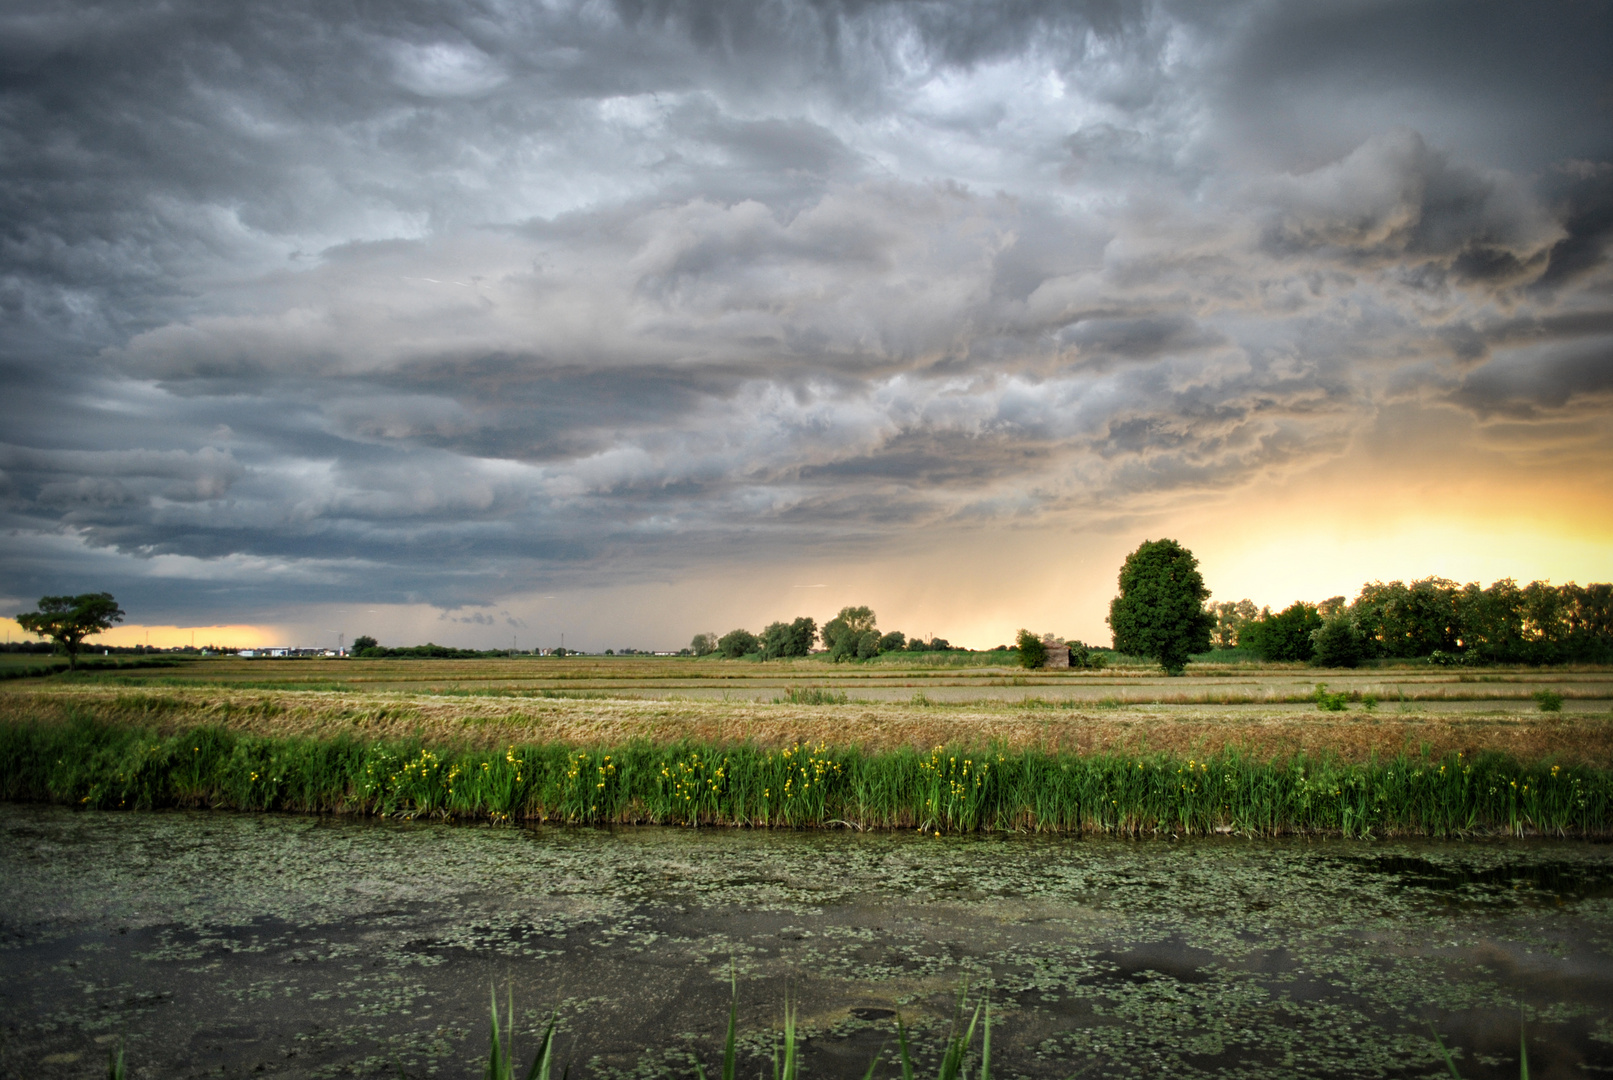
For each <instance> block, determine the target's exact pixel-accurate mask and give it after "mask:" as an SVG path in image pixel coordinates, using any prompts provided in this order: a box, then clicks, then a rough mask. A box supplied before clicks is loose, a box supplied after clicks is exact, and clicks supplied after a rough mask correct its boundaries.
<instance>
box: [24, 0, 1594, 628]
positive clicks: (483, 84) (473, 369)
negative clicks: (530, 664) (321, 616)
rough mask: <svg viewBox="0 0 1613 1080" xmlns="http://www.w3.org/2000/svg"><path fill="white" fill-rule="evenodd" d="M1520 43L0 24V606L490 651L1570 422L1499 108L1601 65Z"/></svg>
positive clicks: (1585, 17) (763, 30)
mask: <svg viewBox="0 0 1613 1080" xmlns="http://www.w3.org/2000/svg"><path fill="white" fill-rule="evenodd" d="M1544 10H1545V14H1544V15H1543V16H1541V17H1539V18H1537V20H1536V23H1537V26H1536V28H1537V30H1538V31H1539V35H1538V36H1539V43H1537V42H1536V41H1535V39H1530V40H1529V41H1513V40H1511V39H1510V38H1511V35H1513V34H1514V31H1515V19H1514V16H1512V15H1510V14H1509V13H1507V12H1506V11H1503V10H1502V9H1500V8H1499V7H1495V6H1488V5H1480V6H1478V7H1477V8H1476V9H1473V12H1472V14H1471V16H1464V17H1462V18H1460V19H1458V18H1457V17H1456V16H1454V15H1453V14H1452V13H1451V10H1450V9H1442V8H1438V7H1433V6H1428V5H1423V4H1412V5H1400V6H1395V7H1393V8H1378V7H1375V6H1373V5H1322V6H1320V7H1318V6H1315V5H1297V4H1294V5H1289V4H1278V5H1247V6H1235V7H1234V8H1231V9H1227V8H1217V9H1215V10H1213V11H1212V10H1210V9H1189V8H1182V7H1180V6H1172V5H1168V4H1163V5H1162V4H1151V3H1129V2H1124V3H1122V2H1115V3H1107V2H1099V3H1093V4H1086V5H1081V4H1074V5H1072V4H1040V3H1028V2H1027V3H1015V4H1010V5H1006V6H1005V5H1000V4H985V3H978V4H977V3H966V4H942V3H936V4H930V3H918V4H899V3H821V4H817V3H806V2H794V0H781V2H779V3H772V4H762V5H757V4H727V3H661V4H652V3H644V4H634V3H621V4H617V5H615V6H614V7H601V6H598V5H566V4H558V5H550V6H546V7H533V8H526V9H521V10H520V11H514V12H512V11H503V10H498V9H492V8H485V7H480V6H472V5H468V4H458V3H454V2H449V0H443V2H440V3H423V2H422V3H409V4H404V5H397V6H393V7H389V8H374V9H369V8H365V9H358V8H337V9H330V8H327V7H322V6H318V5H309V4H298V3H292V4H289V5H281V6H279V7H277V8H275V9H273V10H271V9H266V8H264V9H254V8H248V9H240V8H229V9H224V8H218V7H216V6H207V5H194V4H186V3H180V4H169V5H144V6H143V5H133V6H128V7H125V8H123V9H119V10H118V11H116V12H108V11H102V10H100V9H93V10H92V9H89V8H76V7H72V6H67V7H63V6H62V5H59V4H58V5H39V6H36V7H33V8H28V7H16V6H13V7H12V8H10V9H8V10H7V12H6V14H5V15H4V16H0V59H3V60H4V61H5V63H4V64H0V68H3V70H4V71H5V72H6V74H4V75H3V76H0V152H3V153H4V154H5V160H6V162H7V165H8V182H7V184H6V185H4V187H3V189H0V317H3V318H4V319H5V320H6V329H7V333H6V334H5V335H3V336H0V371H3V374H4V378H5V379H6V382H7V386H8V391H9V392H8V395H7V397H6V400H5V401H4V402H0V417H3V419H4V423H5V439H6V443H7V444H8V445H7V448H6V449H5V450H4V451H3V452H0V481H3V483H0V515H3V521H4V525H5V527H6V528H7V529H8V531H9V535H11V536H12V537H17V538H21V539H20V540H19V542H18V543H17V544H13V545H11V548H10V550H8V553H7V554H6V555H5V556H4V557H0V573H3V574H4V584H5V586H6V588H7V590H9V591H20V592H21V593H23V594H26V593H28V592H38V591H48V590H49V589H54V588H57V587H58V584H57V583H58V582H63V581H65V580H66V579H67V578H71V577H74V576H75V575H84V574H88V575H91V576H94V575H101V576H102V578H103V579H105V580H107V582H108V584H109V585H113V584H115V585H116V586H117V591H118V594H119V596H120V598H121V597H122V596H123V595H124V592H125V591H128V592H129V594H130V595H131V596H134V597H138V598H139V600H140V602H141V603H144V604H148V605H153V606H158V605H161V604H169V605H171V606H182V602H183V603H192V604H195V603H207V604H214V605H217V606H218V608H219V609H224V608H228V607H229V606H230V605H232V604H239V605H245V606H249V607H255V609H258V610H264V609H266V608H267V607H269V606H272V605H274V604H282V605H284V604H294V603H303V602H307V601H308V600H309V599H310V598H316V599H328V598H332V597H339V598H357V597H371V598H374V599H387V600H394V601H397V602H414V601H422V602H429V603H432V604H436V605H437V606H438V607H439V608H440V609H442V610H443V611H444V612H445V613H447V614H445V618H453V619H461V620H470V621H469V622H462V623H460V624H458V625H463V626H465V627H466V628H467V632H469V630H471V629H474V630H477V631H478V632H480V631H487V632H492V630H493V628H494V624H500V625H505V624H508V625H514V623H509V622H508V619H510V618H512V617H511V616H508V615H507V613H504V612H502V610H501V609H500V608H498V606H497V603H498V598H499V597H500V596H501V595H503V593H504V592H507V591H508V590H509V589H510V588H511V582H512V581H520V582H527V583H532V584H534V585H536V584H538V583H543V582H549V583H561V582H569V583H587V582H591V581H599V580H607V579H613V578H616V577H619V576H620V575H622V574H623V573H626V572H628V571H631V572H634V573H644V574H651V575H653V574H656V573H670V572H672V571H675V570H678V569H680V568H691V567H693V568H700V567H704V566H709V565H710V564H711V563H712V561H713V560H718V559H749V558H757V559H761V558H777V557H780V555H781V553H784V554H788V553H791V552H795V553H799V552H803V551H805V552H812V551H824V550H831V549H833V550H840V548H839V547H836V545H844V544H848V543H849V544H854V545H857V547H858V550H867V551H876V550H880V549H881V547H882V545H883V546H884V547H885V548H889V547H891V546H893V545H895V546H899V545H900V544H902V543H903V542H904V538H905V537H907V536H910V535H911V533H910V530H912V529H914V528H920V527H922V528H936V529H944V528H949V527H954V526H956V527H960V528H962V527H967V528H977V527H991V526H992V525H994V524H1008V523H1012V524H1021V523H1026V522H1047V521H1070V522H1082V523H1086V524H1090V523H1092V522H1099V521H1103V520H1118V519H1123V518H1125V517H1126V516H1127V515H1129V514H1132V513H1134V512H1135V507H1136V506H1137V505H1140V504H1141V503H1149V504H1150V505H1155V504H1162V503H1164V502H1168V501H1169V500H1170V499H1172V498H1190V497H1192V496H1194V495H1195V494H1196V493H1200V492H1203V491H1218V490H1226V489H1229V488H1231V487H1234V486H1236V485H1238V484H1242V483H1247V482H1249V481H1250V480H1251V479H1253V478H1256V477H1259V476H1263V475H1269V474H1272V473H1280V472H1282V471H1283V470H1287V469H1298V468H1302V467H1305V466H1306V465H1307V464H1311V463H1314V462H1316V461H1318V460H1322V459H1324V458H1326V457H1327V456H1329V455H1332V454H1336V453H1338V452H1340V449H1341V448H1342V447H1343V446H1344V445H1346V443H1347V441H1348V438H1349V436H1350V433H1351V432H1352V431H1353V430H1360V429H1361V428H1362V427H1363V426H1365V425H1366V424H1368V423H1370V422H1371V420H1372V417H1373V416H1374V414H1375V410H1376V409H1378V408H1379V406H1380V403H1381V402H1383V401H1385V400H1391V399H1393V400H1401V401H1411V400H1416V401H1436V400H1437V401H1444V402H1453V403H1456V404H1458V405H1460V406H1462V407H1464V408H1466V409H1469V410H1471V411H1473V412H1476V413H1479V414H1482V415H1486V416H1488V415H1497V416H1508V417H1515V418H1519V419H1521V420H1523V421H1526V422H1536V421H1544V420H1550V419H1552V418H1553V417H1557V416H1567V415H1584V414H1585V412H1586V411H1587V410H1591V411H1594V410H1596V409H1602V408H1605V404H1603V402H1605V399H1606V395H1607V392H1608V387H1607V385H1606V379H1605V377H1604V376H1605V373H1606V371H1607V369H1608V367H1607V364H1606V355H1607V354H1606V350H1605V339H1607V337H1608V333H1609V329H1608V327H1609V325H1610V324H1609V319H1613V305H1609V304H1608V302H1607V296H1608V292H1607V287H1608V285H1609V278H1608V273H1607V269H1608V267H1607V259H1606V242H1607V236H1608V235H1609V221H1610V220H1613V219H1610V218H1609V215H1608V207H1609V205H1610V202H1609V198H1608V193H1609V191H1613V184H1610V182H1609V179H1608V178H1609V176H1610V175H1613V174H1610V173H1609V171H1608V170H1609V169H1610V168H1613V166H1610V165H1609V164H1608V159H1609V157H1613V153H1610V152H1609V147H1608V140H1607V139H1606V137H1605V131H1606V129H1605V126H1604V128H1602V129H1596V128H1595V127H1594V125H1593V124H1592V123H1591V122H1590V121H1589V120H1588V119H1587V118H1586V115H1584V110H1583V109H1581V108H1580V107H1579V104H1575V106H1574V108H1572V109H1559V110H1555V111H1554V110H1551V109H1548V108H1547V106H1546V104H1545V102H1547V101H1548V100H1556V96H1560V95H1565V94H1568V93H1570V92H1572V93H1574V94H1579V93H1580V92H1582V91H1586V92H1588V88H1594V86H1596V85H1598V82H1597V80H1599V79H1601V80H1604V81H1605V80H1606V78H1607V76H1608V68H1609V65H1608V61H1607V59H1606V57H1605V56H1603V57H1601V58H1600V59H1598V57H1597V56H1594V55H1592V51H1591V50H1590V48H1589V47H1588V46H1587V44H1586V38H1587V37H1588V36H1590V35H1594V33H1595V32H1596V30H1597V27H1598V26H1600V25H1601V24H1600V23H1598V21H1597V20H1598V19H1599V18H1600V17H1601V16H1600V15H1598V14H1597V13H1596V12H1592V11H1589V9H1587V8H1585V7H1583V6H1582V7H1579V8H1574V9H1573V10H1569V9H1566V8H1565V9H1558V8H1556V7H1550V6H1548V8H1547V9H1544ZM1458 22H1459V23H1461V25H1460V26H1457V25H1456V24H1457V23H1458ZM1397 28H1398V29H1397ZM1441 30H1448V31H1449V32H1450V34H1451V41H1452V42H1456V44H1451V43H1450V42H1439V41H1435V40H1434V39H1435V38H1437V37H1438V36H1439V35H1438V33H1437V32H1438V31H1441ZM1397 33H1398V34H1399V35H1400V36H1399V37H1397V36H1396V34H1397ZM1408 42H1409V43H1410V44H1408ZM1418 49H1423V50H1424V55H1425V56H1426V61H1427V62H1426V63H1425V64H1423V65H1422V66H1419V65H1418V64H1416V63H1413V62H1412V61H1413V60H1414V59H1415V54H1416V52H1417V50H1418ZM1551 49H1556V50H1558V51H1559V52H1561V54H1562V55H1564V56H1565V57H1566V60H1565V61H1564V65H1563V70H1562V71H1546V70H1544V68H1543V65H1544V64H1545V63H1546V61H1545V60H1544V59H1543V58H1544V57H1545V56H1546V55H1547V54H1548V52H1549V51H1550V50H1551ZM1502 59H1505V60H1506V61H1508V63H1501V60H1502ZM1486 65H1489V66H1490V71H1491V73H1492V74H1493V75H1494V78H1493V80H1492V81H1491V82H1490V83H1487V84H1486V86H1485V87H1483V88H1482V90H1473V91H1472V93H1471V94H1470V97H1471V100H1465V99H1464V97H1463V95H1464V94H1468V93H1469V90H1471V89H1472V88H1473V87H1474V86H1475V85H1476V80H1478V79H1479V73H1480V71H1481V69H1483V68H1484V67H1485V66H1486ZM1362 73H1366V74H1362ZM1369 76H1370V77H1369ZM1464 88H1467V89H1464ZM1407 101H1412V102H1413V103H1414V107H1403V106H1404V103H1405V102H1407ZM1575 101H1576V103H1577V102H1579V99H1578V98H1576V99H1575ZM1537 117H1538V118H1544V119H1542V120H1541V121H1540V122H1538V123H1534V124H1531V123H1530V120H1531V118H1537ZM1486 123H1492V124H1493V125H1494V126H1495V128H1496V131H1495V132H1494V133H1493V134H1491V135H1484V136H1482V137H1481V135H1479V134H1476V133H1477V132H1478V131H1479V130H1480V128H1481V127H1482V126H1483V125H1484V124H1486ZM1526 127H1527V128H1529V130H1527V131H1525V130H1524V128H1526ZM1598 140H1600V141H1598ZM1503 144H1505V151H1504V152H1503V151H1502V150H1498V149H1496V147H1498V146H1502V145H1503ZM1453 357H1455V359H1454V361H1453V359H1452V358H1453ZM1083 527H1084V526H1083ZM162 582H166V583H167V584H166V585H163V584H161V583H162ZM154 583H155V584H154ZM60 587H66V586H65V585H62V586H60ZM545 587H547V586H545ZM181 594H183V601H181V600H179V599H175V597H176V596H179V595H181ZM164 597H167V599H164ZM501 619H504V620H505V621H506V622H505V623H500V620H501Z"/></svg>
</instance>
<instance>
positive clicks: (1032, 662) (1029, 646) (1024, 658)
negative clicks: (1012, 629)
mask: <svg viewBox="0 0 1613 1080" xmlns="http://www.w3.org/2000/svg"><path fill="white" fill-rule="evenodd" d="M1014 648H1016V649H1018V650H1019V666H1020V667H1025V668H1039V667H1041V666H1042V665H1043V664H1045V663H1047V645H1046V644H1044V643H1043V641H1042V639H1041V638H1039V637H1037V636H1036V635H1035V634H1033V633H1031V632H1030V631H1029V630H1021V631H1020V632H1019V636H1017V637H1016V638H1014Z"/></svg>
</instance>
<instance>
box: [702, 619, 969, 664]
mask: <svg viewBox="0 0 1613 1080" xmlns="http://www.w3.org/2000/svg"><path fill="white" fill-rule="evenodd" d="M820 637H821V638H822V640H823V647H824V649H825V650H826V651H827V652H828V654H829V659H831V660H833V661H834V662H835V663H837V664H838V663H840V662H842V661H845V660H868V659H871V658H873V657H875V656H878V655H880V654H881V653H889V652H944V651H946V650H949V649H951V648H952V645H951V644H950V643H949V642H948V641H947V640H946V638H939V637H932V638H930V639H929V640H928V641H926V640H924V639H923V638H917V637H915V638H909V637H908V636H907V635H906V634H904V633H902V631H900V630H891V631H889V632H886V633H880V630H879V626H878V618H877V617H876V616H875V615H874V612H873V609H871V608H869V607H868V606H867V605H862V606H858V607H843V608H841V609H840V614H838V615H836V616H835V617H834V618H832V619H830V620H829V621H828V622H826V623H824V624H823V629H822V630H821V631H820V630H819V629H818V623H817V620H816V619H813V618H811V617H810V616H806V615H803V616H801V617H800V618H797V619H793V620H791V621H790V622H787V623H786V622H774V623H770V624H768V626H767V627H766V628H765V629H764V630H763V631H762V632H761V633H760V634H753V633H751V632H750V631H749V630H744V629H740V630H730V631H728V633H726V634H723V635H722V636H721V637H718V636H717V635H716V634H715V633H709V634H696V635H695V636H694V639H693V640H692V641H690V642H689V651H690V652H692V653H694V654H695V655H696V656H712V655H718V656H721V657H723V658H724V659H725V660H739V659H742V658H744V657H751V658H753V659H757V660H781V659H784V658H785V657H790V656H806V655H808V654H809V653H811V652H812V649H813V646H814V645H816V644H817V643H818V640H819V638H820Z"/></svg>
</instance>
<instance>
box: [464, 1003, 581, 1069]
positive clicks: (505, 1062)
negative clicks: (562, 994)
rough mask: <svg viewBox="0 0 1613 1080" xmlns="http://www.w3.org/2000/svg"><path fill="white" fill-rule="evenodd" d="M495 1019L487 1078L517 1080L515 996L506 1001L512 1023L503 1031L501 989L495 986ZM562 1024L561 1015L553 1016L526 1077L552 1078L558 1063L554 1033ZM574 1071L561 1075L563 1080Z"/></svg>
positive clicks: (491, 1034)
mask: <svg viewBox="0 0 1613 1080" xmlns="http://www.w3.org/2000/svg"><path fill="white" fill-rule="evenodd" d="M492 998H493V1009H492V1013H493V1018H492V1024H491V1025H490V1036H489V1042H490V1044H491V1045H490V1047H489V1049H488V1053H487V1068H486V1070H484V1071H483V1073H482V1076H483V1080H515V1077H516V1072H515V1070H516V1064H515V996H514V995H513V994H511V995H510V996H509V998H508V1000H507V1002H506V1004H507V1007H508V1009H509V1022H508V1024H507V1025H506V1028H505V1030H503V1031H501V1030H500V1028H499V1022H498V990H497V988H494V990H493V992H492ZM558 1023H559V1017H558V1016H557V1015H552V1016H550V1017H549V1025H548V1026H547V1027H546V1028H544V1029H543V1034H542V1035H541V1036H540V1037H539V1039H538V1050H537V1054H536V1055H535V1056H534V1057H533V1058H532V1067H531V1068H530V1069H528V1070H527V1071H526V1080H549V1072H550V1069H551V1068H552V1067H553V1065H554V1032H555V1026H556V1025H557V1024H558ZM570 1072H571V1070H570V1068H567V1069H566V1070H565V1072H563V1073H562V1074H561V1077H562V1080H564V1078H565V1076H566V1075H568V1074H569V1073H570Z"/></svg>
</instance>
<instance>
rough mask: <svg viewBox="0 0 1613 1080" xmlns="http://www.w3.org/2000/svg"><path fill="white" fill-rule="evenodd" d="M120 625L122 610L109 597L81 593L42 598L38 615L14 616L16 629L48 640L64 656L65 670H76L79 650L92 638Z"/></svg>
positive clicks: (24, 613) (27, 613)
mask: <svg viewBox="0 0 1613 1080" xmlns="http://www.w3.org/2000/svg"><path fill="white" fill-rule="evenodd" d="M122 621H123V609H122V608H120V607H118V602H117V601H116V600H114V599H112V594H111V593H104V592H98V593H81V594H80V595H78V596H41V597H40V598H39V610H38V611H25V612H22V613H21V614H19V615H18V616H17V625H18V626H20V627H22V628H23V629H24V630H26V631H28V632H29V633H30V634H38V635H39V636H40V637H48V638H51V639H52V640H54V641H55V642H56V644H57V645H58V646H60V647H61V650H62V651H63V652H65V653H66V654H67V666H68V667H69V668H75V669H76V668H77V667H78V650H79V646H80V645H82V644H83V643H84V639H85V638H86V637H89V636H90V635H91V634H99V633H100V632H101V631H103V630H110V629H112V624H113V623H120V622H122Z"/></svg>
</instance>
